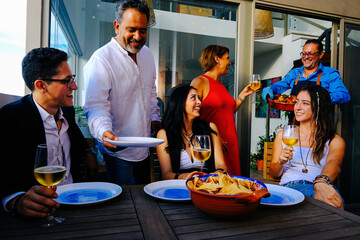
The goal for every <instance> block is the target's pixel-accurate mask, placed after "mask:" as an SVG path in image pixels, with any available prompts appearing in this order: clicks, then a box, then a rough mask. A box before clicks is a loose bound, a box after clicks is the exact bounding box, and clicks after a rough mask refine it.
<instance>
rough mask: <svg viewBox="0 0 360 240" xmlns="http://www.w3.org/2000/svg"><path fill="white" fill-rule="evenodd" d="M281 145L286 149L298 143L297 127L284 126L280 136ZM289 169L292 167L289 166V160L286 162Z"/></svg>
mask: <svg viewBox="0 0 360 240" xmlns="http://www.w3.org/2000/svg"><path fill="white" fill-rule="evenodd" d="M282 141H283V143H284V144H285V145H286V146H288V147H293V146H295V145H296V144H297V143H298V142H299V126H296V125H285V126H284V129H283V136H282ZM287 164H288V166H289V167H294V165H292V164H291V162H290V159H289V161H288V163H287Z"/></svg>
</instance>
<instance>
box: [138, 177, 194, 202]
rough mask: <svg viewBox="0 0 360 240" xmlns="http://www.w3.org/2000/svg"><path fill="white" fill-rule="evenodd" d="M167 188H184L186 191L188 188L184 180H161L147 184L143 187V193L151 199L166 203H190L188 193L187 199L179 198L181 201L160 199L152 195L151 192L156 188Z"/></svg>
mask: <svg viewBox="0 0 360 240" xmlns="http://www.w3.org/2000/svg"><path fill="white" fill-rule="evenodd" d="M168 186H170V187H171V186H175V187H177V186H179V187H182V186H183V187H184V189H186V190H188V188H187V187H186V180H184V179H177V180H162V181H157V182H153V183H149V184H147V185H146V186H145V187H144V192H145V193H146V194H148V195H149V196H151V197H154V198H158V199H161V200H166V201H171V202H186V201H191V197H190V193H189V198H181V199H176V198H165V197H160V196H157V195H154V194H153V193H152V192H153V191H154V190H156V189H158V188H162V187H168Z"/></svg>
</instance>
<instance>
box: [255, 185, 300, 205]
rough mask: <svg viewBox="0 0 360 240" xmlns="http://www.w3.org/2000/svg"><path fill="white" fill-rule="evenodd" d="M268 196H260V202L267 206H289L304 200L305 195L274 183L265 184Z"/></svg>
mask: <svg viewBox="0 0 360 240" xmlns="http://www.w3.org/2000/svg"><path fill="white" fill-rule="evenodd" d="M265 185H266V187H267V189H268V191H269V192H270V194H271V195H270V197H268V198H262V199H261V202H260V204H262V205H268V206H291V205H295V204H298V203H301V202H302V201H304V199H305V196H304V194H302V193H301V192H299V191H297V190H295V189H292V188H288V187H283V186H280V185H275V184H268V183H266V184H265Z"/></svg>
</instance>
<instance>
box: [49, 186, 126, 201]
mask: <svg viewBox="0 0 360 240" xmlns="http://www.w3.org/2000/svg"><path fill="white" fill-rule="evenodd" d="M56 192H57V194H58V195H59V197H58V198H57V199H56V201H57V202H59V203H60V204H66V205H89V204H96V203H101V202H104V201H107V200H110V199H112V198H114V197H116V196H118V195H119V194H120V193H121V192H122V189H121V187H120V186H119V185H116V184H113V183H107V182H86V183H73V184H67V185H62V186H58V188H57V190H56Z"/></svg>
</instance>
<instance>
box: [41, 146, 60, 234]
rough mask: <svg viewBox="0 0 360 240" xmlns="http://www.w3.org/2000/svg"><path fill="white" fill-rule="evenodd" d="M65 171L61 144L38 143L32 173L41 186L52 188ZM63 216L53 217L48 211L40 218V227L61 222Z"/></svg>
mask: <svg viewBox="0 0 360 240" xmlns="http://www.w3.org/2000/svg"><path fill="white" fill-rule="evenodd" d="M65 173H66V160H65V154H64V150H63V147H62V146H61V145H58V146H55V145H46V144H39V145H38V146H37V149H36V157H35V165H34V175H35V178H36V180H37V181H38V182H39V183H40V184H41V185H43V186H45V187H48V188H52V187H53V186H55V185H56V184H58V183H60V182H61V180H62V179H63V178H64V176H65ZM64 220H65V218H61V217H55V216H53V214H52V213H48V216H47V218H45V219H42V221H41V226H42V227H51V226H55V225H57V224H59V223H62V222H63V221H64Z"/></svg>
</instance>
